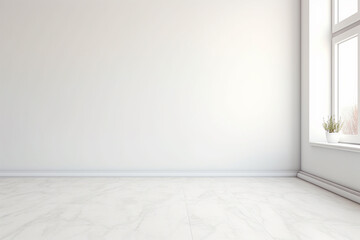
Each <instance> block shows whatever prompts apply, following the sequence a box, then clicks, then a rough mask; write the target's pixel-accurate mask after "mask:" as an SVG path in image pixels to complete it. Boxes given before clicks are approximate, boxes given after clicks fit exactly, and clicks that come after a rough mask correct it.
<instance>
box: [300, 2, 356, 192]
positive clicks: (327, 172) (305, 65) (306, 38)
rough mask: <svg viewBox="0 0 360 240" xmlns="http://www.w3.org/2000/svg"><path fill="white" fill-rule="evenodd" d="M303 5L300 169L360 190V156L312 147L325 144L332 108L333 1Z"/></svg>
mask: <svg viewBox="0 0 360 240" xmlns="http://www.w3.org/2000/svg"><path fill="white" fill-rule="evenodd" d="M301 5H302V6H301V19H302V20H301V26H302V29H301V58H302V59H301V170H302V171H304V172H307V173H310V174H312V175H315V176H316V177H321V178H323V179H325V180H327V181H330V182H332V183H335V184H339V185H341V186H344V187H347V188H349V189H352V190H356V191H360V174H359V169H360V153H356V152H349V151H341V150H338V149H328V148H320V147H317V146H314V145H312V144H311V142H312V141H325V139H324V138H325V134H324V132H323V130H322V128H321V122H322V118H323V117H325V116H328V115H329V114H330V107H331V105H330V104H331V95H330V92H331V1H327V0H321V1H320V0H319V1H309V0H302V1H301ZM320 138H323V139H320ZM315 181H316V179H315ZM330 188H331V186H330ZM338 190H339V188H338ZM358 199H360V196H359V197H358Z"/></svg>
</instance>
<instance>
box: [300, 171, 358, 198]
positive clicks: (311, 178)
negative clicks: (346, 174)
mask: <svg viewBox="0 0 360 240" xmlns="http://www.w3.org/2000/svg"><path fill="white" fill-rule="evenodd" d="M297 177H298V178H301V179H303V180H305V181H307V182H310V183H313V184H315V185H317V186H319V187H322V188H324V189H326V190H328V191H330V192H333V193H336V194H338V195H340V196H342V197H344V198H347V199H350V200H352V201H354V202H357V203H360V192H358V191H355V190H353V189H350V188H347V187H344V186H342V185H340V184H337V183H334V182H331V181H328V180H326V179H323V178H320V177H317V176H315V175H312V174H310V173H307V172H303V171H300V172H298V174H297Z"/></svg>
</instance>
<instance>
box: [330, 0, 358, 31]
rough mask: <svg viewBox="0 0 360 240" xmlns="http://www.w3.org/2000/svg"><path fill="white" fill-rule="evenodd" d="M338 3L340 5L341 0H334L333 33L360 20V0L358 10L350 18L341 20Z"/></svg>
mask: <svg viewBox="0 0 360 240" xmlns="http://www.w3.org/2000/svg"><path fill="white" fill-rule="evenodd" d="M338 5H339V0H332V32H333V33H335V32H337V31H340V30H342V29H344V28H346V27H348V26H350V25H351V24H353V23H355V22H357V21H359V20H360V0H358V10H357V12H356V13H354V14H353V15H351V16H349V17H348V18H346V19H344V20H342V21H341V22H337V19H338V16H339V14H338V12H339V8H338Z"/></svg>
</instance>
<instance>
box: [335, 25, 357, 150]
mask: <svg viewBox="0 0 360 240" xmlns="http://www.w3.org/2000/svg"><path fill="white" fill-rule="evenodd" d="M356 36H357V37H358V107H359V108H360V59H359V58H360V26H356V27H353V28H351V29H349V30H347V31H345V32H343V33H341V34H339V35H337V36H335V37H333V39H332V98H331V99H332V101H331V106H332V109H331V111H332V115H335V116H336V118H338V116H339V81H338V71H337V69H338V46H339V44H340V43H342V42H345V41H347V40H349V39H351V38H353V37H356ZM358 114H359V121H360V111H359V112H358ZM358 124H359V123H358ZM340 141H341V142H344V143H355V144H360V129H359V134H358V135H344V134H343V135H342V136H341V139H340Z"/></svg>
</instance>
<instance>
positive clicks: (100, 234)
mask: <svg viewBox="0 0 360 240" xmlns="http://www.w3.org/2000/svg"><path fill="white" fill-rule="evenodd" d="M0 239H4V240H5V239H6V240H8V239H9V240H10V239H16V240H20V239H21V240H22V239H24V240H41V239H47V240H55V239H61V240H75V239H76V240H85V239H86V240H87V239H88V240H95V239H96V240H103V239H108V240H152V239H154V240H191V239H193V240H200V239H207V240H208V239H209V240H210V239H214V240H215V239H216V240H226V239H239V240H240V239H245V240H252V239H261V240H267V239H269V240H270V239H278V240H280V239H281V240H284V239H304V240H311V239H316V240H322V239H324V240H331V239H354V240H359V239H360V205H359V204H356V203H354V202H351V201H349V200H346V199H344V198H342V197H339V196H337V195H335V194H332V193H330V192H328V191H325V190H323V189H321V188H318V187H316V186H314V185H312V184H309V183H307V182H304V181H302V180H300V179H297V178H0Z"/></svg>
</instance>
